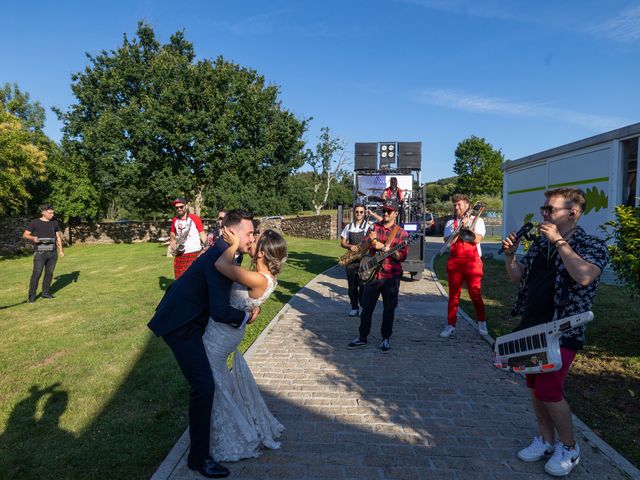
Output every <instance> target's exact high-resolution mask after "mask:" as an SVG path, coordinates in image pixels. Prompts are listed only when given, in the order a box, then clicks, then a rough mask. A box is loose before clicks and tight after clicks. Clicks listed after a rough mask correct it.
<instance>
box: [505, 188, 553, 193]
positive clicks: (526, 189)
mask: <svg viewBox="0 0 640 480" xmlns="http://www.w3.org/2000/svg"><path fill="white" fill-rule="evenodd" d="M546 189H547V187H534V188H525V189H523V190H512V191H510V192H509V193H508V194H507V195H515V194H516V193H526V192H536V191H538V190H546Z"/></svg>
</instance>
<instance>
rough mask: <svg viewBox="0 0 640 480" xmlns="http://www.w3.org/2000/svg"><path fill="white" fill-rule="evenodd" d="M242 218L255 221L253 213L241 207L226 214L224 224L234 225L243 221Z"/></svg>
mask: <svg viewBox="0 0 640 480" xmlns="http://www.w3.org/2000/svg"><path fill="white" fill-rule="evenodd" d="M242 220H251V221H253V213H251V212H247V211H246V210H239V209H236V210H231V211H230V212H227V214H226V215H225V217H224V220H223V221H222V225H223V226H225V227H234V226H236V225H238V224H239V223H240V222H242Z"/></svg>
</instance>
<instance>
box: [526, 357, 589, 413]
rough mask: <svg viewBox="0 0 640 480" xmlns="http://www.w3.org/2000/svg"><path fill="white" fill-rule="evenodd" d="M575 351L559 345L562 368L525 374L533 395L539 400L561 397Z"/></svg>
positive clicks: (562, 396) (559, 399)
mask: <svg viewBox="0 0 640 480" xmlns="http://www.w3.org/2000/svg"><path fill="white" fill-rule="evenodd" d="M576 353H577V352H576V351H575V350H571V349H569V348H563V347H560V356H561V357H562V368H561V369H560V370H557V371H555V372H550V373H538V374H535V375H525V378H526V379H527V387H529V388H532V389H533V396H534V397H536V398H537V399H538V400H540V401H541V402H560V401H561V400H562V399H563V398H564V395H563V392H564V379H565V377H566V376H567V373H569V367H570V366H571V363H572V362H573V359H574V358H576Z"/></svg>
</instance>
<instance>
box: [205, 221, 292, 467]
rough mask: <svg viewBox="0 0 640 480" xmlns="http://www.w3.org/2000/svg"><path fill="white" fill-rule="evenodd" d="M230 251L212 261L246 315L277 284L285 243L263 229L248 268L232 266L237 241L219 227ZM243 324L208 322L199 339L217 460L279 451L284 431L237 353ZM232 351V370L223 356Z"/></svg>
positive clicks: (273, 233)
mask: <svg viewBox="0 0 640 480" xmlns="http://www.w3.org/2000/svg"><path fill="white" fill-rule="evenodd" d="M222 237H223V238H224V240H225V241H226V242H227V243H228V244H229V248H228V249H227V250H226V251H225V252H224V253H223V254H222V255H221V256H220V258H219V259H218V260H217V261H216V263H215V268H216V269H218V271H219V272H220V273H222V274H223V275H224V276H226V277H227V278H229V279H231V280H233V282H234V283H233V285H232V287H231V297H230V304H231V306H233V307H235V308H238V309H241V310H245V311H247V312H250V311H251V310H252V309H253V308H255V307H257V306H260V305H261V304H262V303H263V302H264V301H265V300H266V299H267V298H268V297H269V295H270V294H271V292H273V290H274V289H275V287H276V285H277V281H276V277H277V275H278V273H280V270H281V269H282V267H283V265H284V262H285V260H286V258H287V244H286V242H285V240H284V238H282V236H281V235H280V234H278V233H277V232H275V231H274V230H266V231H265V232H264V233H262V235H260V237H259V238H258V240H257V241H256V242H254V244H253V247H252V251H251V252H250V254H251V257H252V259H253V260H252V270H246V269H244V268H242V267H240V266H237V265H235V264H234V257H235V254H236V252H237V250H238V245H239V239H238V237H236V236H235V235H234V234H233V232H231V231H230V230H228V229H226V228H223V230H222ZM244 332H245V326H244V325H243V326H242V327H240V328H234V327H231V326H229V325H227V324H224V323H219V322H214V321H213V320H212V319H209V324H208V325H207V328H206V330H205V333H204V336H203V341H204V345H205V349H206V352H207V357H208V358H209V363H210V365H211V370H212V371H213V376H214V381H215V385H216V391H215V395H214V398H213V414H212V415H211V442H210V449H211V456H212V457H213V458H214V459H215V460H216V461H218V462H222V461H227V462H234V461H238V460H240V459H243V458H250V457H257V456H258V455H259V454H260V448H261V447H266V448H271V449H275V448H279V447H280V443H279V442H278V441H277V440H276V439H277V438H278V437H279V436H280V434H281V433H282V431H283V430H284V427H283V426H282V424H280V422H278V420H276V418H275V417H274V416H273V415H272V414H271V412H269V409H268V408H267V406H266V404H265V402H264V400H263V399H262V395H261V394H260V391H259V390H258V386H257V385H256V382H255V380H254V378H253V375H252V373H251V370H249V367H248V365H247V364H246V362H245V360H244V358H243V356H242V354H241V353H240V352H239V351H238V350H237V347H238V345H239V344H240V341H241V340H242V338H243V337H244ZM234 351H235V355H234V359H233V365H232V369H231V370H229V369H228V368H227V358H228V357H229V355H230V354H231V353H232V352H234Z"/></svg>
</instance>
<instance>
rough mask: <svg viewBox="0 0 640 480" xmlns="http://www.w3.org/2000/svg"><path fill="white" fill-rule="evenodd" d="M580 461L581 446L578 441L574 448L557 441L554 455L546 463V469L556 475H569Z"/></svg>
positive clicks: (550, 473)
mask: <svg viewBox="0 0 640 480" xmlns="http://www.w3.org/2000/svg"><path fill="white" fill-rule="evenodd" d="M578 463H580V447H579V446H578V442H576V444H575V446H574V447H573V448H571V447H567V446H566V445H564V444H563V443H562V442H558V443H556V450H555V452H553V456H552V457H551V458H550V459H549V461H548V462H547V463H546V464H545V465H544V470H545V471H546V472H547V473H548V474H549V475H553V476H554V477H564V476H565V475H569V474H570V473H571V470H573V468H574V467H575V466H576V465H578Z"/></svg>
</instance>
